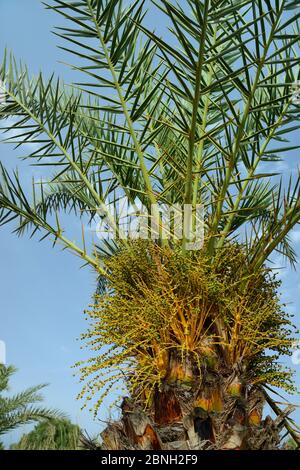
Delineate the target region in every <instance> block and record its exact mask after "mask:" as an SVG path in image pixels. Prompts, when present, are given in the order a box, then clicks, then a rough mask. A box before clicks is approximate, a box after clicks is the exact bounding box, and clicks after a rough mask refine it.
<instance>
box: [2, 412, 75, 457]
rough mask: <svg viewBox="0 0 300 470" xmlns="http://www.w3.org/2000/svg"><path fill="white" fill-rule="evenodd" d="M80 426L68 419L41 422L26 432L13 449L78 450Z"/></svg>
mask: <svg viewBox="0 0 300 470" xmlns="http://www.w3.org/2000/svg"><path fill="white" fill-rule="evenodd" d="M79 436H80V428H79V426H77V425H76V424H73V423H71V421H69V420H67V419H53V420H49V421H45V422H43V423H39V424H38V425H37V426H36V427H35V428H34V430H33V431H31V432H30V433H28V434H24V435H23V436H22V437H21V439H20V441H19V442H18V444H14V445H12V446H11V449H12V450H77V449H79Z"/></svg>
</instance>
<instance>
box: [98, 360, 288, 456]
mask: <svg viewBox="0 0 300 470" xmlns="http://www.w3.org/2000/svg"><path fill="white" fill-rule="evenodd" d="M192 372H193V371H192V367H191V364H190V363H189V361H186V362H185V363H184V364H183V363H182V361H179V360H177V361H176V358H175V357H174V356H173V357H172V359H171V360H170V362H169V371H168V373H167V375H166V377H165V379H164V382H163V383H162V384H161V387H160V389H159V390H158V389H156V390H155V393H154V396H153V400H152V406H151V407H150V408H148V409H147V410H145V409H143V403H142V401H140V402H136V401H135V400H134V399H129V398H125V399H124V400H123V403H122V406H121V408H122V417H121V420H120V421H119V422H113V423H111V424H110V425H109V426H108V427H107V428H106V429H105V430H104V431H103V432H102V435H101V436H102V440H103V448H105V449H108V450H123V449H124V450H129V449H142V450H174V449H176V450H208V449H221V450H244V449H245V450H246V449H253V450H254V449H256V450H270V449H277V448H278V447H279V444H280V436H279V433H280V430H281V429H282V426H283V421H284V417H281V418H277V419H275V420H273V419H272V418H270V417H269V416H267V417H266V418H265V419H262V410H263V405H264V402H265V398H264V395H263V393H262V391H261V390H260V389H259V388H258V387H254V386H247V384H246V383H245V380H244V379H243V368H242V367H241V366H238V365H237V366H236V367H235V368H234V370H226V368H224V370H223V371H222V372H221V371H215V370H209V368H206V369H204V368H203V369H202V370H201V378H200V375H199V373H198V374H197V376H192V375H191V373H192Z"/></svg>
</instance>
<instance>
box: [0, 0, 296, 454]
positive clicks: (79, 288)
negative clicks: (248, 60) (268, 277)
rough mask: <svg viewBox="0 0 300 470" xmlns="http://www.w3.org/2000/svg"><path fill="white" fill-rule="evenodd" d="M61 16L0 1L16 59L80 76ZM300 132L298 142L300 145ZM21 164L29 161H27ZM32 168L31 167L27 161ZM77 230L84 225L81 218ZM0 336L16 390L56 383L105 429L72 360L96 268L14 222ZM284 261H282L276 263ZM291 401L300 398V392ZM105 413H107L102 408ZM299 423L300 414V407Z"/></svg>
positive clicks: (81, 415) (50, 390) (1, 249)
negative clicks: (85, 402)
mask: <svg viewBox="0 0 300 470" xmlns="http://www.w3.org/2000/svg"><path fill="white" fill-rule="evenodd" d="M162 21H163V19H162V18H161V15H157V14H156V15H155V17H154V15H153V17H151V15H150V16H148V22H150V23H153V24H155V26H159V25H160V24H161V22H162ZM61 24H62V18H61V17H58V16H57V15H56V14H55V13H53V12H50V11H45V9H44V7H43V5H42V4H41V2H40V0H0V26H1V28H0V51H1V55H2V54H3V50H4V48H5V47H7V48H8V49H9V50H12V51H13V52H14V54H15V56H16V58H17V59H21V60H22V61H23V62H24V63H26V64H27V65H28V68H29V70H30V72H31V73H33V74H36V73H38V72H39V71H40V70H42V71H43V73H44V74H45V76H49V75H50V74H51V73H52V72H53V71H55V73H56V74H58V75H60V76H61V77H62V78H63V79H64V80H65V81H66V82H68V81H69V82H70V81H72V80H73V79H74V72H72V71H71V70H70V69H68V67H66V66H65V65H63V64H60V63H59V61H66V56H65V54H64V53H63V51H60V50H59V49H58V48H57V47H56V45H57V42H58V40H57V38H55V37H54V36H53V35H52V34H51V30H52V29H53V27H54V25H61ZM299 139H300V131H298V135H295V139H294V142H293V145H297V144H299ZM17 155H20V151H18V152H17V153H16V152H15V151H14V150H13V149H12V148H11V147H9V146H7V145H1V144H0V160H1V161H3V162H4V163H5V165H7V167H8V168H15V167H16V166H17V165H18V166H20V163H19V162H18V159H17V158H16V157H17ZM299 163H300V155H299V153H298V154H297V153H296V152H294V153H292V154H291V155H289V157H288V158H287V159H286V160H285V161H284V162H283V163H280V164H279V167H278V169H279V170H281V171H283V172H284V173H285V174H287V173H288V172H289V171H295V170H296V168H297V165H299ZM21 166H22V167H23V168H25V167H24V166H23V165H22V164H21ZM27 168H28V167H27ZM26 171H27V173H25V174H24V177H25V180H26V178H28V181H30V179H31V174H32V171H31V170H28V169H27V170H26ZM70 224H74V227H73V228H74V233H76V232H77V231H78V228H79V227H77V226H75V224H76V222H75V220H73V219H71V220H70ZM292 238H293V240H294V242H295V247H296V249H297V252H298V254H300V230H299V229H296V230H294V231H293V233H292ZM0 257H1V258H0V260H1V261H0V340H2V341H5V343H6V348H7V363H8V364H13V365H15V366H16V367H17V368H18V369H19V370H18V373H17V374H16V375H15V376H14V378H13V380H12V382H11V391H12V392H18V391H21V390H23V389H24V388H26V387H29V386H32V385H36V384H40V383H49V386H48V387H47V388H46V389H45V390H44V396H45V402H46V403H47V406H49V407H55V408H59V409H61V410H63V411H65V412H66V413H67V414H68V415H69V416H70V418H71V419H72V420H73V421H74V422H76V423H78V424H79V425H80V426H81V427H82V428H84V429H86V430H87V431H88V432H89V434H91V435H94V434H96V433H98V432H99V431H100V430H101V429H102V427H103V424H102V423H101V422H100V421H98V422H97V421H93V418H92V415H91V414H90V413H89V412H87V411H84V412H83V411H81V410H80V408H81V405H82V403H81V402H79V401H77V400H76V395H77V393H78V392H79V391H80V388H81V387H80V385H79V384H78V377H73V374H74V370H73V369H72V368H71V366H72V365H73V364H74V363H75V362H76V361H78V360H81V359H86V358H88V357H89V352H88V351H87V350H81V349H80V346H81V343H80V342H79V341H78V340H77V339H78V338H79V336H80V334H81V333H83V332H84V331H85V329H86V326H87V324H86V321H85V320H84V315H83V311H84V309H86V308H87V306H88V305H89V303H90V301H91V298H92V295H93V293H94V291H95V287H96V279H95V275H94V274H93V273H92V272H91V270H90V269H88V268H84V269H80V265H81V263H80V260H78V259H77V258H76V257H74V256H72V255H71V254H70V253H67V252H66V251H64V252H60V249H59V248H58V247H56V248H54V249H53V248H52V247H51V243H49V241H44V242H41V243H38V241H37V238H33V239H29V238H28V237H26V236H25V237H23V238H21V239H18V238H17V237H16V236H15V235H12V234H11V230H10V227H7V226H6V227H1V228H0ZM277 265H278V267H281V266H282V264H280V263H279V262H278V263H277ZM299 268H300V266H299V264H298V266H297V272H292V271H291V270H290V269H280V276H281V278H282V281H283V286H282V293H283V296H282V300H283V301H284V302H286V303H288V307H287V309H288V311H289V312H291V313H294V314H295V315H296V323H297V325H298V326H299V325H300V312H299V310H300V308H299V307H300V277H299ZM286 362H287V364H288V365H289V366H291V367H294V368H295V370H296V381H297V385H298V387H299V389H300V365H293V364H292V362H291V360H290V359H288V360H287V361H286ZM292 401H293V402H294V403H296V404H298V405H300V398H299V395H296V396H294V397H293V398H292ZM100 418H101V419H105V418H107V413H106V412H105V411H102V415H100ZM296 418H297V421H298V423H299V422H300V413H299V412H297V413H296ZM23 432H24V428H22V430H17V431H14V432H13V433H11V434H10V435H8V436H7V437H6V438H5V443H6V444H7V445H10V444H11V443H13V442H16V441H17V440H18V438H19V437H20V435H21V434H22V433H23Z"/></svg>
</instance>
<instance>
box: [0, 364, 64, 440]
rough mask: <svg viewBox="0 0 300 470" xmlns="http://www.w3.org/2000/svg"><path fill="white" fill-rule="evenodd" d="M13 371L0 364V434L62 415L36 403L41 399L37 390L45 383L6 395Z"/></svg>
mask: <svg viewBox="0 0 300 470" xmlns="http://www.w3.org/2000/svg"><path fill="white" fill-rule="evenodd" d="M15 371H16V369H15V368H14V367H12V366H8V367H5V366H4V365H3V364H1V365H0V392H1V395H0V435H4V434H6V433H8V432H10V431H12V430H14V429H15V428H17V427H19V426H22V425H25V424H28V423H32V422H34V421H44V420H47V419H55V418H59V417H60V416H62V414H61V413H60V412H58V411H55V410H50V409H47V408H44V407H41V406H37V405H36V403H38V402H41V401H42V397H41V395H40V394H39V392H40V390H41V389H42V388H43V387H44V386H45V385H37V386H35V387H31V388H28V389H27V390H25V391H23V392H21V393H18V394H16V395H12V396H8V395H7V392H8V391H9V380H10V378H11V376H12V374H14V373H15Z"/></svg>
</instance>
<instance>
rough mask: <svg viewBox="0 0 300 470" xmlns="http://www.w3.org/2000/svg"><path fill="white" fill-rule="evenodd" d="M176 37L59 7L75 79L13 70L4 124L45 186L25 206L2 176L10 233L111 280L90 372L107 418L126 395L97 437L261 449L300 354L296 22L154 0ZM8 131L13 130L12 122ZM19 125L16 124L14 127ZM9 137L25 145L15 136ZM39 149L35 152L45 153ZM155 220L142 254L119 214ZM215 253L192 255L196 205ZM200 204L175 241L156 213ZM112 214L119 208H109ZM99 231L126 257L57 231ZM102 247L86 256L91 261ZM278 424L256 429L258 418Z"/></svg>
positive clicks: (105, 14)
mask: <svg viewBox="0 0 300 470" xmlns="http://www.w3.org/2000/svg"><path fill="white" fill-rule="evenodd" d="M147 6H149V8H150V9H153V11H154V9H156V10H155V14H159V15H165V18H166V23H167V24H168V25H169V28H168V31H164V34H162V35H160V34H159V33H157V32H154V31H153V29H152V28H150V27H149V26H147V16H146V14H145V2H143V1H139V0H137V1H135V2H134V3H132V4H130V5H128V4H127V3H124V4H123V2H122V1H120V0H103V1H101V0H81V1H76V2H71V1H69V2H66V1H62V0H53V1H52V2H51V3H50V4H48V5H47V8H49V9H51V10H54V11H56V12H57V13H58V14H59V15H61V16H62V17H63V18H64V21H65V22H69V23H70V24H68V25H66V23H65V22H64V25H63V26H62V27H59V28H57V29H56V31H55V34H56V35H57V36H58V37H59V38H60V40H61V41H63V42H62V45H61V46H60V47H61V48H62V49H63V50H64V51H65V52H67V53H68V54H69V55H70V57H72V56H73V57H74V60H75V64H74V65H71V67H72V68H73V70H74V73H75V74H76V75H77V76H78V77H79V78H78V80H77V81H76V83H73V84H72V85H71V86H66V85H65V84H64V83H63V82H62V81H61V80H57V79H55V78H54V76H53V77H51V78H50V79H48V80H46V79H45V78H44V77H43V76H42V75H39V76H38V77H35V78H31V77H30V76H29V74H28V72H27V69H26V68H25V67H23V66H18V65H17V64H16V62H15V60H14V59H13V58H12V57H8V55H7V54H6V55H5V57H4V60H3V64H2V66H1V79H2V81H3V83H4V85H5V91H4V92H3V98H2V105H1V107H0V117H1V118H2V122H3V124H2V128H3V130H4V131H7V138H6V139H5V140H6V141H7V142H10V143H15V144H16V146H17V147H19V146H24V147H25V148H26V144H30V145H31V146H30V150H29V151H28V155H27V156H26V157H25V158H26V159H27V160H28V161H29V162H31V163H33V164H34V165H39V166H40V167H42V168H43V169H44V174H43V178H42V179H41V180H40V181H34V182H33V186H32V191H31V192H29V191H28V188H27V187H25V186H24V183H23V184H22V180H21V176H20V175H19V173H18V172H14V173H13V174H11V173H10V172H9V171H8V170H7V169H6V168H5V167H4V166H3V165H1V173H2V179H1V186H0V207H1V212H0V223H1V225H4V224H7V223H10V222H15V223H16V224H17V225H16V228H15V231H16V232H17V233H18V234H23V233H24V232H25V231H26V230H29V231H31V234H32V235H34V234H41V238H42V239H44V238H46V237H51V238H52V239H53V243H54V244H57V243H61V244H62V246H63V247H64V248H67V249H69V250H70V251H72V252H74V253H75V254H76V255H78V256H79V257H80V258H81V259H82V260H83V261H84V264H85V265H89V266H90V267H92V268H93V269H94V270H95V272H96V273H97V275H98V276H99V292H98V293H97V295H96V298H95V305H94V306H93V307H92V309H91V311H90V312H89V315H90V317H91V327H90V329H89V331H88V332H87V333H86V335H85V337H86V338H87V339H88V342H89V344H90V346H91V347H92V349H95V350H96V351H97V353H96V357H94V358H92V359H90V360H89V361H88V362H87V364H82V365H81V372H82V380H84V379H87V378H88V380H89V381H88V383H87V385H86V386H85V387H84V389H83V392H82V395H86V396H87V400H88V401H89V400H91V398H92V397H93V396H95V397H96V405H95V409H96V412H97V409H98V407H99V406H100V404H101V403H102V402H103V400H105V397H106V396H107V395H108V393H109V392H110V391H111V390H112V389H113V388H114V387H120V386H122V383H123V384H125V386H126V389H127V393H128V394H129V398H125V399H124V401H123V404H122V413H123V414H122V419H121V421H120V422H117V423H112V424H111V425H110V426H109V427H108V428H107V429H106V430H105V431H104V433H103V436H102V437H103V445H104V446H106V447H107V448H111V449H114V448H118V449H121V448H143V449H151V448H152V449H153V448H155V449H158V448H167V449H172V448H182V449H183V448H196V449H199V448H222V449H241V448H251V449H255V448H257V449H266V448H273V447H275V448H276V447H277V446H278V445H279V431H280V429H281V428H282V426H285V427H286V428H287V430H288V431H289V432H290V433H291V435H292V436H293V437H294V439H297V434H296V432H295V430H294V428H293V425H292V421H291V418H290V417H289V415H288V411H289V410H287V411H286V412H285V413H281V411H280V410H279V408H278V406H277V405H276V403H275V402H274V401H273V400H272V399H271V398H270V396H269V394H268V392H269V390H270V388H271V387H272V386H281V387H283V388H287V389H290V373H289V371H286V370H283V369H282V368H281V367H280V364H279V363H278V358H279V356H280V355H282V354H288V353H289V351H290V347H291V344H292V341H293V338H292V333H291V331H290V330H291V322H290V320H289V318H288V316H287V315H286V314H285V313H284V312H283V310H282V308H281V306H280V301H279V298H278V287H279V282H278V281H277V280H276V279H274V277H273V275H272V272H271V271H270V269H269V268H268V262H269V261H270V260H271V259H272V256H273V255H274V253H277V254H280V255H282V256H284V257H285V258H287V259H288V260H289V261H290V262H291V264H292V265H295V262H296V259H295V252H294V249H293V246H292V245H291V241H290V238H289V234H290V232H291V230H292V229H293V228H294V227H295V226H296V224H298V223H299V221H300V199H299V195H300V193H299V189H300V178H299V176H296V177H295V176H293V177H291V178H290V180H289V181H288V183H285V182H282V181H281V180H279V179H278V172H277V171H276V164H277V162H279V161H281V160H282V158H285V157H286V156H287V155H288V153H289V152H291V151H292V150H293V149H295V148H298V146H292V145H291V144H290V143H289V139H290V137H291V135H292V133H293V132H294V131H296V132H297V130H298V129H299V127H300V126H299V124H298V123H297V120H298V118H299V105H298V94H297V87H296V88H295V84H296V85H297V80H298V78H299V62H300V59H299V33H300V27H299V22H298V21H299V18H300V11H299V7H297V2H294V1H290V0H275V1H273V2H271V1H269V0H256V1H253V0H244V1H236V0H201V1H200V0H186V1H185V2H179V3H175V2H173V1H172V0H157V1H153V2H151V3H149V5H148V3H147ZM7 118H10V120H8V121H6V119H7ZM11 119H13V124H11ZM12 129H13V131H14V132H13V133H10V131H11V130H12ZM32 144H35V147H34V148H32ZM124 198H126V200H127V201H128V203H129V204H130V205H132V206H134V207H135V208H136V209H135V212H138V211H139V209H140V208H141V207H143V208H146V209H147V210H148V213H150V212H151V215H150V216H149V217H148V218H146V217H145V218H144V222H145V224H144V225H146V233H147V229H149V228H150V227H153V226H154V227H155V236H154V237H153V238H155V240H152V241H148V240H136V241H130V240H129V239H128V237H126V223H127V222H129V221H130V218H131V216H132V214H131V215H130V214H129V215H128V217H127V218H126V217H124V216H123V214H122V213H121V212H120V211H118V210H117V209H116V208H117V207H118V203H120V202H121V201H122V200H123V199H124ZM198 205H201V206H202V207H203V213H204V242H203V245H202V246H201V247H200V246H198V247H196V248H197V249H193V250H191V249H190V248H191V245H190V243H191V242H192V241H193V240H191V238H190V233H191V231H192V229H193V228H195V226H197V222H198V220H197V210H196V209H197V207H198ZM183 206H184V207H190V208H191V211H190V212H187V216H185V217H184V226H183V231H182V234H183V235H182V237H181V236H178V233H177V231H176V230H171V229H170V227H169V226H168V225H167V224H166V221H165V217H164V215H163V214H162V210H163V208H164V207H173V208H175V209H174V213H173V215H172V219H171V222H172V223H171V225H172V224H173V226H174V225H175V226H176V223H177V222H176V221H177V219H176V210H177V211H179V212H180V209H178V208H182V207H183ZM111 207H113V208H114V209H115V210H114V211H111V210H110V208H111ZM64 212H67V213H69V212H72V213H74V214H75V215H77V216H78V217H80V218H81V219H82V222H83V227H84V224H86V223H90V224H93V223H94V221H95V220H96V218H97V217H100V218H101V219H102V220H104V221H105V224H106V228H107V230H110V231H113V232H114V233H115V238H114V239H113V240H111V239H109V238H108V237H106V238H104V239H103V240H102V241H101V242H99V243H98V244H95V245H92V244H91V243H89V240H87V239H86V234H85V231H84V229H83V230H82V241H81V242H78V243H77V242H74V241H73V239H72V235H68V232H67V227H65V226H64V224H63V221H62V220H63V219H62V214H63V213H64ZM91 245H92V246H91ZM266 401H267V402H268V403H269V405H270V406H271V407H272V409H273V411H274V412H275V413H276V414H277V418H276V419H275V420H272V419H271V418H269V417H267V418H266V419H263V418H262V410H263V406H264V404H265V402H266Z"/></svg>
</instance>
